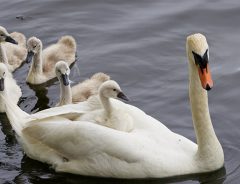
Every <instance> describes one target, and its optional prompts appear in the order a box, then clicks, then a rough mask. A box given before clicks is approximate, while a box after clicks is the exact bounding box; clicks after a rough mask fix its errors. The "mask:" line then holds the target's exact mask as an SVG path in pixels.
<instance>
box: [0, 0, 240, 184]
mask: <svg viewBox="0 0 240 184" xmlns="http://www.w3.org/2000/svg"><path fill="white" fill-rule="evenodd" d="M0 17H1V19H0V20H1V22H0V24H1V25H3V26H5V27H6V28H8V30H9V31H10V32H12V31H20V32H23V33H24V34H25V35H26V36H27V37H30V36H37V37H39V38H40V39H41V40H42V41H43V46H46V45H48V44H50V43H54V42H56V41H57V39H58V38H59V37H60V36H62V35H64V34H71V35H73V36H74V37H75V38H76V40H77V43H78V49H77V52H78V53H77V55H78V58H77V62H76V64H75V65H74V66H73V68H72V70H71V71H72V73H71V77H70V79H71V80H72V81H73V82H74V83H77V82H78V81H81V80H84V79H85V78H87V77H89V76H91V75H92V74H93V73H95V72H100V71H101V72H106V73H108V74H109V75H111V77H112V78H113V79H115V80H117V81H118V82H119V83H120V85H121V87H122V88H123V89H124V91H126V93H127V96H129V97H130V98H131V99H132V101H131V104H133V105H136V106H138V107H140V108H141V109H142V110H144V111H145V112H147V113H148V114H150V115H152V116H154V117H156V118H157V119H159V120H161V122H163V123H164V124H166V125H167V126H168V127H169V128H170V129H172V130H173V131H175V132H177V133H179V134H182V135H184V136H186V137H187V138H189V139H191V140H195V134H194V131H193V127H192V123H191V113H190V108H189V102H188V89H187V88H188V72H187V62H186V56H185V39H186V36H187V35H189V34H191V33H193V32H202V33H204V34H205V35H206V36H207V38H208V42H209V45H210V65H211V69H212V75H213V79H214V84H215V85H214V88H213V89H212V90H211V91H210V92H209V103H210V104H209V105H210V111H211V117H212V121H213V124H214V128H215V130H216V134H217V136H218V137H219V140H220V142H221V143H222V145H223V148H224V152H225V168H222V169H221V170H219V171H216V172H212V173H208V174H197V175H190V176H179V177H176V178H168V179H163V180H162V179H161V180H147V181H146V180H114V179H100V178H91V177H82V176H77V175H70V174H63V173H55V172H54V171H53V170H52V169H51V168H49V166H48V165H46V164H42V163H39V162H37V161H34V160H31V159H29V158H27V157H26V156H24V154H23V153H22V150H21V147H20V146H19V144H18V143H17V141H16V138H15V136H14V132H13V131H12V129H11V127H10V125H9V122H8V120H7V118H6V116H5V115H2V114H1V115H0V129H1V131H0V183H59V184H60V183H74V184H75V183H129V184H130V183H173V182H176V183H185V184H186V183H211V184H214V183H238V178H239V177H240V154H239V153H240V144H239V143H238V140H239V139H240V135H239V128H240V127H239V126H240V125H239V119H240V118H239V112H238V111H239V104H240V98H239V92H240V82H239V77H240V70H239V68H240V64H239V60H238V57H236V56H237V54H238V52H239V47H240V41H239V40H240V34H239V29H240V25H238V24H237V22H239V17H240V2H238V1H236V0H229V1H222V0H219V1H211V2H210V1H202V0H196V1H191V0H183V1H158V0H149V1H144V0H138V1H127V0H126V1H124V0H122V1H113V0H108V1H103V0H99V1H89V0H68V1H65V0H55V1H48V0H42V1H27V0H13V1H7V0H2V1H1V6H0ZM16 17H17V18H16ZM28 69H29V65H27V64H24V65H23V66H22V67H21V68H20V69H18V70H17V71H16V72H14V77H15V78H16V79H17V81H18V84H19V85H20V86H21V89H22V92H23V96H22V97H21V99H20V101H19V106H20V107H21V108H22V109H23V110H24V111H26V112H28V113H34V112H37V111H39V110H42V109H46V108H49V107H52V106H54V105H55V104H56V103H57V102H58V100H59V83H58V81H57V80H56V79H53V80H51V81H50V82H48V83H46V84H44V85H38V86H33V85H28V84H26V82H25V79H26V76H27V72H28ZM78 69H79V70H78Z"/></svg>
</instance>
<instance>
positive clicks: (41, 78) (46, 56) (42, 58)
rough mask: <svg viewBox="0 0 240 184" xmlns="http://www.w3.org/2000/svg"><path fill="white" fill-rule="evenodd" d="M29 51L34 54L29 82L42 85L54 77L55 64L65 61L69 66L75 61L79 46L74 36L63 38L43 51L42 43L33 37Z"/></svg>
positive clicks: (29, 41)
mask: <svg viewBox="0 0 240 184" xmlns="http://www.w3.org/2000/svg"><path fill="white" fill-rule="evenodd" d="M27 47H28V51H31V52H33V53H34V56H33V61H32V65H31V67H30V70H29V72H28V76H27V82H29V83H31V84H41V83H44V82H46V81H48V80H50V79H52V78H54V77H56V74H55V64H56V63H57V62H58V61H60V60H64V61H65V62H66V63H67V64H68V65H69V66H70V65H71V64H72V63H73V62H74V61H75V59H76V58H75V55H76V48H77V44H76V41H75V39H74V38H73V37H72V36H68V35H67V36H63V37H61V38H60V39H59V40H58V42H57V43H55V44H52V45H50V46H48V47H47V48H45V49H44V50H42V42H41V40H39V39H38V38H36V37H31V38H29V39H28V42H27Z"/></svg>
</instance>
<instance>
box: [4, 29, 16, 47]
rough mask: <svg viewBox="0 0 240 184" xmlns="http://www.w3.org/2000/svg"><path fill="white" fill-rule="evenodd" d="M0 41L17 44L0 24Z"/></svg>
mask: <svg viewBox="0 0 240 184" xmlns="http://www.w3.org/2000/svg"><path fill="white" fill-rule="evenodd" d="M1 42H10V43H13V44H18V43H17V42H16V41H15V40H14V39H13V38H12V37H11V36H10V35H9V33H8V32H7V30H6V29H5V28H4V27H2V26H0V43H1Z"/></svg>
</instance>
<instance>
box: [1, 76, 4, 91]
mask: <svg viewBox="0 0 240 184" xmlns="http://www.w3.org/2000/svg"><path fill="white" fill-rule="evenodd" d="M0 91H4V78H1V79H0Z"/></svg>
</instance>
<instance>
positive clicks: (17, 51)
mask: <svg viewBox="0 0 240 184" xmlns="http://www.w3.org/2000/svg"><path fill="white" fill-rule="evenodd" d="M10 36H11V37H12V38H13V39H14V40H16V41H17V43H18V44H11V43H8V42H5V43H4V44H3V46H4V49H5V51H6V55H7V59H8V63H9V66H10V67H9V70H10V71H14V70H16V69H17V68H19V67H20V66H21V65H22V63H23V62H24V60H25V58H26V56H27V48H26V37H25V36H24V35H23V34H22V33H19V32H13V33H10Z"/></svg>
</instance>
